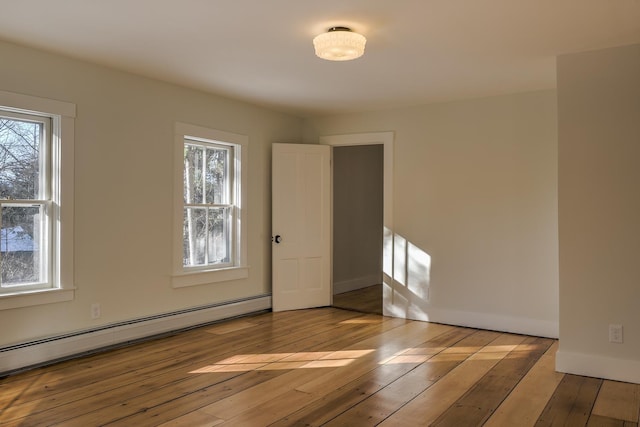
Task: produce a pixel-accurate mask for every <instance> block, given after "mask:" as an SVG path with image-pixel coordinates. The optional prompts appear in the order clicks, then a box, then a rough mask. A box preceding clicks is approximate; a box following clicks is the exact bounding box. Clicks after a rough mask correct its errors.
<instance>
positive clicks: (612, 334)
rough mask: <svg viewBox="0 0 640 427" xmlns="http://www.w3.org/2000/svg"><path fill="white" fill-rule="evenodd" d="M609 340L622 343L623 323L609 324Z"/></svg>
mask: <svg viewBox="0 0 640 427" xmlns="http://www.w3.org/2000/svg"><path fill="white" fill-rule="evenodd" d="M609 342H612V343H616V344H622V342H623V340H622V325H609Z"/></svg>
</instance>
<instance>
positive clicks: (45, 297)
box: [0, 288, 75, 310]
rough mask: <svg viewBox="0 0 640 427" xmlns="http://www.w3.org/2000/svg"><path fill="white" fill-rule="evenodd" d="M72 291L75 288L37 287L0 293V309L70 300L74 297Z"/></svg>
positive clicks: (73, 291)
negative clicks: (33, 289) (12, 292)
mask: <svg viewBox="0 0 640 427" xmlns="http://www.w3.org/2000/svg"><path fill="white" fill-rule="evenodd" d="M74 293H75V288H72V289H39V290H37V291H27V292H17V293H14V294H2V295H0V310H10V309H12V308H21V307H30V306H34V305H42V304H53V303H57V302H64V301H71V300H73V298H74Z"/></svg>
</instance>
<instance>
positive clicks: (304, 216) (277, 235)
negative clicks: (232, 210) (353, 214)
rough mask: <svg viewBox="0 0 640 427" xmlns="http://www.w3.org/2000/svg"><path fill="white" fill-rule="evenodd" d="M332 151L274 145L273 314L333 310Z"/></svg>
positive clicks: (293, 145)
mask: <svg viewBox="0 0 640 427" xmlns="http://www.w3.org/2000/svg"><path fill="white" fill-rule="evenodd" d="M330 150H331V148H330V147H329V146H326V145H306V144H273V161H272V172H271V175H272V178H271V179H272V208H271V211H272V229H271V232H272V240H273V241H272V248H273V251H272V269H273V291H272V292H273V294H272V305H273V311H283V310H297V309H302V308H311V307H324V306H328V305H331V302H332V295H331V191H330V190H331V165H330V159H331V151H330Z"/></svg>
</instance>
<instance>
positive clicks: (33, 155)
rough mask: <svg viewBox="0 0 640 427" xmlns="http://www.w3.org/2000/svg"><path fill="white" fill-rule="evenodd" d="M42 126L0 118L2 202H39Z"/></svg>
mask: <svg viewBox="0 0 640 427" xmlns="http://www.w3.org/2000/svg"><path fill="white" fill-rule="evenodd" d="M42 132H43V125H42V123H34V122H27V121H21V120H16V119H12V118H7V117H0V199H39V198H41V196H40V195H39V192H40V185H39V184H40V173H41V171H40V144H41V141H42Z"/></svg>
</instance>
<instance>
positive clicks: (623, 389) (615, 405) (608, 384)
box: [593, 381, 640, 423]
mask: <svg viewBox="0 0 640 427" xmlns="http://www.w3.org/2000/svg"><path fill="white" fill-rule="evenodd" d="M639 413H640V384H630V383H623V382H618V381H604V382H603V383H602V387H600V392H599V393H598V397H597V398H596V403H595V405H594V406H593V414H594V415H600V416H603V417H608V418H613V419H617V420H622V421H629V422H632V423H637V422H638V414H639Z"/></svg>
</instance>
